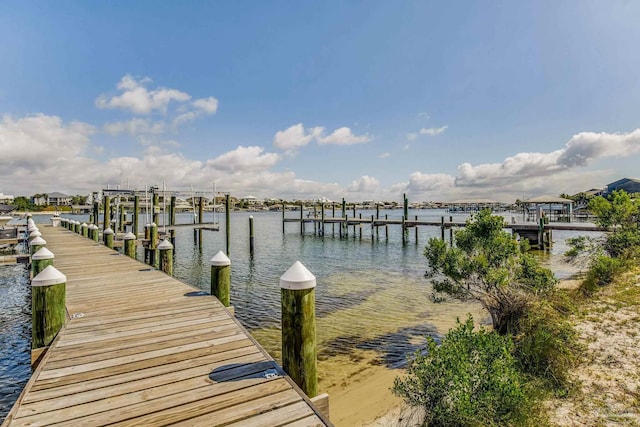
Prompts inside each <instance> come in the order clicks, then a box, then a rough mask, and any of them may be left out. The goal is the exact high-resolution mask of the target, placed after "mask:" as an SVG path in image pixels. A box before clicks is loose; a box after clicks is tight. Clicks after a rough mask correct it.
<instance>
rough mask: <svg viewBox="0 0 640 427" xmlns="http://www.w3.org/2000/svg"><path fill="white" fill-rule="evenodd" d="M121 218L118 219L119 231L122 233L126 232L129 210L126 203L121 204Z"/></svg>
mask: <svg viewBox="0 0 640 427" xmlns="http://www.w3.org/2000/svg"><path fill="white" fill-rule="evenodd" d="M119 218H120V220H119V221H118V223H119V224H118V231H120V233H124V231H125V225H124V223H125V222H126V221H127V211H125V210H124V204H121V205H120V217H119Z"/></svg>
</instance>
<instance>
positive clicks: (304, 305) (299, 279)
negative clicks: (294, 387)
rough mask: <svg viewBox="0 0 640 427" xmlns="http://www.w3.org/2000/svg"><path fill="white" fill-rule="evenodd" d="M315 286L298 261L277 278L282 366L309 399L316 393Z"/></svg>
mask: <svg viewBox="0 0 640 427" xmlns="http://www.w3.org/2000/svg"><path fill="white" fill-rule="evenodd" d="M315 287H316V278H315V276H314V275H313V274H311V273H310V272H309V270H307V269H306V268H305V267H304V265H302V263H300V261H296V263H295V264H293V266H292V267H291V268H289V270H287V272H286V273H284V274H283V275H282V277H280V295H281V306H282V367H283V368H284V370H285V371H286V372H287V374H289V376H290V377H291V378H292V379H293V380H294V381H295V383H296V384H298V386H299V387H300V388H301V389H302V391H304V392H305V393H306V395H307V396H309V397H314V396H316V395H317V394H318V375H317V349H316V319H315V316H316V314H315V311H316V308H315Z"/></svg>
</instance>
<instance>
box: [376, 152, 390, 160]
mask: <svg viewBox="0 0 640 427" xmlns="http://www.w3.org/2000/svg"><path fill="white" fill-rule="evenodd" d="M390 156H391V153H389V152H386V153H382V154H380V155H379V156H378V157H379V158H381V159H386V158H387V157H390Z"/></svg>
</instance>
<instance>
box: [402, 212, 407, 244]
mask: <svg viewBox="0 0 640 427" xmlns="http://www.w3.org/2000/svg"><path fill="white" fill-rule="evenodd" d="M406 221H407V219H406V217H405V216H404V215H402V244H403V245H404V244H405V243H407V225H406Z"/></svg>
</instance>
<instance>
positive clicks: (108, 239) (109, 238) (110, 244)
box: [102, 228, 115, 249]
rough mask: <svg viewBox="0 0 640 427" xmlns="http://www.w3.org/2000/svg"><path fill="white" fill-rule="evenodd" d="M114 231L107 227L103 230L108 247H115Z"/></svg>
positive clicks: (105, 243)
mask: <svg viewBox="0 0 640 427" xmlns="http://www.w3.org/2000/svg"><path fill="white" fill-rule="evenodd" d="M114 234H115V233H114V232H113V230H112V229H111V228H107V229H106V230H104V231H103V232H102V237H103V239H104V245H105V246H106V247H108V248H109V249H113V238H114Z"/></svg>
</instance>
